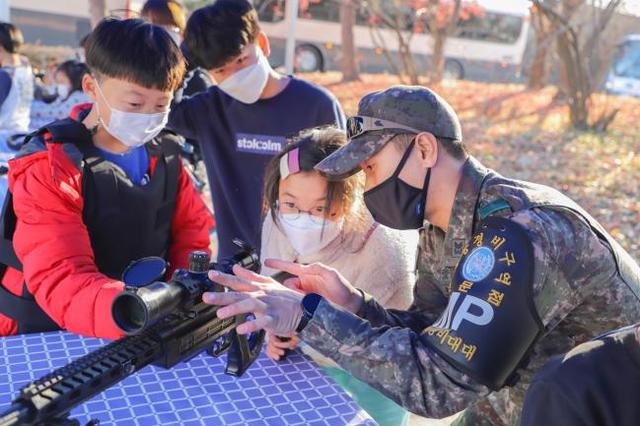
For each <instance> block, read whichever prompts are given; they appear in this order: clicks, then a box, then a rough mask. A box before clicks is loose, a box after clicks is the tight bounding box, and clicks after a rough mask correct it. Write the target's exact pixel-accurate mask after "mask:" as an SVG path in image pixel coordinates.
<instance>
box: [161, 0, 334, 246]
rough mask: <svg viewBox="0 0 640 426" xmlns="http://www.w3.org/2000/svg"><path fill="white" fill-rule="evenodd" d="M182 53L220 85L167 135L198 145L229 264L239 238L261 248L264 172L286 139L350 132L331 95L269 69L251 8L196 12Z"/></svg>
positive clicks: (224, 6)
mask: <svg viewBox="0 0 640 426" xmlns="http://www.w3.org/2000/svg"><path fill="white" fill-rule="evenodd" d="M183 47H184V48H185V49H183V50H185V51H186V54H187V58H188V59H189V60H192V61H193V63H194V64H195V65H197V66H200V67H202V68H203V69H206V70H207V72H208V73H209V75H210V76H211V77H212V78H213V80H214V81H215V82H216V83H217V85H215V86H212V87H210V88H209V90H207V91H206V92H204V93H200V94H198V95H196V96H191V97H188V98H186V99H182V100H180V99H177V101H176V103H175V105H174V107H173V108H172V109H171V114H170V116H169V123H168V126H167V127H168V128H169V129H171V130H173V131H175V132H176V133H178V134H180V135H182V136H184V137H186V138H189V139H195V140H197V141H198V142H199V144H200V148H201V150H202V157H203V160H204V163H205V165H206V169H207V174H208V178H209V184H210V185H211V196H212V199H213V206H214V208H215V214H216V226H217V232H218V235H219V244H220V250H219V252H218V258H225V257H229V256H233V254H234V253H235V252H236V250H237V248H236V246H235V245H234V244H233V243H232V241H233V239H234V238H240V239H242V240H244V241H246V242H247V243H249V244H251V245H252V246H256V247H259V246H260V241H259V240H260V225H261V222H262V221H261V214H262V186H263V177H264V170H265V167H266V166H267V164H268V163H269V161H270V160H271V158H272V157H273V156H274V155H276V154H278V153H279V152H280V151H281V150H282V149H283V148H284V147H285V144H286V138H287V137H290V136H292V135H295V134H297V133H298V132H300V131H301V130H303V129H307V128H312V127H316V126H322V125H327V124H336V125H338V126H344V115H343V113H342V109H341V108H340V104H339V103H338V101H337V99H336V98H335V96H333V94H331V93H330V92H329V91H327V90H326V89H324V88H322V87H319V86H316V85H314V84H312V83H308V82H306V81H304V80H301V79H299V78H296V77H293V76H286V75H281V74H279V73H277V72H276V71H275V70H273V68H271V65H270V64H269V61H268V59H267V58H268V56H269V54H270V52H271V49H270V46H269V40H268V38H267V36H266V35H265V33H264V32H263V31H261V29H260V24H259V22H258V14H257V12H256V10H255V9H254V8H253V6H252V5H251V3H250V2H248V1H246V0H218V1H216V2H215V3H213V4H212V5H210V6H206V7H203V8H201V9H198V10H196V11H195V12H193V14H192V15H191V17H190V18H189V21H188V22H187V28H186V30H185V40H184V43H183ZM176 98H179V96H176Z"/></svg>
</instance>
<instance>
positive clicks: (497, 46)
mask: <svg viewBox="0 0 640 426" xmlns="http://www.w3.org/2000/svg"><path fill="white" fill-rule="evenodd" d="M286 1H287V0H254V5H255V7H256V9H257V10H258V14H259V16H260V21H261V26H262V28H263V30H264V31H265V32H266V34H267V35H268V36H269V39H270V40H271V44H272V51H273V53H272V58H271V61H272V63H273V65H275V66H278V65H282V64H283V63H284V46H285V41H286V37H287V33H288V31H289V28H290V22H289V20H290V17H288V16H286V12H285V11H286V10H287V8H286V4H285V2H286ZM301 3H302V1H301ZM305 3H306V4H307V7H306V8H305V9H304V10H302V9H301V10H300V12H299V16H298V21H297V25H296V58H295V59H296V60H295V62H296V69H297V71H299V72H315V71H326V70H334V69H335V70H337V69H339V59H340V52H341V49H340V43H341V36H340V22H339V15H340V13H339V9H340V6H339V3H340V2H339V1H338V0H313V1H308V2H305ZM477 4H478V6H480V7H479V9H480V10H481V13H480V14H477V15H475V16H472V17H470V18H469V19H467V20H461V21H460V23H459V25H458V27H457V30H456V33H455V34H454V35H453V36H451V37H449V39H448V40H447V44H446V46H445V57H446V64H445V74H446V76H447V77H450V78H470V79H475V80H492V81H515V80H517V79H518V77H519V75H520V66H521V64H522V59H523V54H524V51H525V47H526V45H527V40H528V35H529V27H530V24H529V2H528V1H526V0H510V1H500V0H478V1H477ZM356 16H357V17H356V25H355V27H354V28H353V34H354V41H355V45H356V49H357V61H358V63H359V66H360V69H361V70H362V71H364V72H374V73H375V72H393V71H394V70H393V67H392V66H390V64H389V62H390V61H389V59H391V61H393V62H394V63H396V64H399V63H400V60H399V58H398V53H397V52H398V40H397V36H396V34H395V32H394V31H393V30H392V29H382V28H374V27H372V26H371V25H369V21H370V19H369V17H368V16H367V12H366V10H365V9H361V10H358V13H357V15H356ZM408 26H411V23H409V24H408ZM431 47H432V40H431V37H430V36H429V34H425V33H422V34H419V33H416V34H415V35H414V36H413V38H412V42H411V49H412V52H413V55H414V59H415V62H416V66H417V69H418V71H419V72H420V73H421V74H424V73H426V71H427V67H428V60H429V55H430V54H431Z"/></svg>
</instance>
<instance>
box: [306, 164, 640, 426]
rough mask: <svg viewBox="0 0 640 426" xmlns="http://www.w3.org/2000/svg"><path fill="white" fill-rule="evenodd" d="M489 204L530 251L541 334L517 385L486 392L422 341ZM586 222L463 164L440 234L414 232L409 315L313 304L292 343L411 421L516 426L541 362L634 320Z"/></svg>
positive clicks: (635, 310)
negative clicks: (306, 347)
mask: <svg viewBox="0 0 640 426" xmlns="http://www.w3.org/2000/svg"><path fill="white" fill-rule="evenodd" d="M496 200H498V201H501V202H502V208H500V209H497V210H496V209H494V210H495V211H490V212H489V213H490V215H491V216H502V217H506V218H509V219H510V220H511V221H514V222H516V223H518V224H520V225H522V227H523V228H524V229H525V230H526V233H527V235H528V237H529V239H530V241H531V243H532V246H533V259H534V260H533V263H534V265H533V266H534V272H533V274H534V275H533V282H532V283H531V286H532V294H533V298H534V303H535V310H536V311H537V314H538V316H539V318H540V320H541V321H542V324H543V325H544V331H543V332H542V335H541V336H540V337H539V339H538V340H537V341H536V343H535V345H534V346H533V348H532V352H531V354H530V362H529V363H528V365H527V366H526V367H524V368H521V369H520V370H519V371H518V373H519V375H520V380H519V382H518V383H517V384H516V385H515V386H514V387H506V388H503V389H502V390H500V391H498V392H491V391H490V389H489V388H487V387H486V386H484V385H482V384H480V383H479V382H477V381H475V380H474V379H472V378H471V377H470V376H469V375H466V374H464V373H462V372H461V371H460V370H459V369H457V368H456V367H454V366H453V365H451V364H450V363H449V362H447V361H446V360H445V358H444V357H442V356H441V355H440V354H439V353H438V352H436V351H434V350H433V349H432V347H431V346H429V345H427V344H425V337H426V334H425V332H426V330H427V328H428V327H429V326H430V325H432V324H433V323H434V321H436V320H437V319H438V317H439V316H440V314H441V313H442V311H443V310H444V309H445V307H446V306H447V301H448V298H449V296H450V294H451V279H452V276H453V273H454V271H455V269H456V265H457V264H458V261H459V259H460V257H461V254H462V251H463V250H464V247H465V245H466V244H467V243H468V241H469V239H470V238H471V236H472V235H473V233H474V231H475V228H476V227H477V225H478V223H479V222H480V221H481V219H482V217H481V216H485V215H486V213H487V211H486V207H487V206H491V205H495V203H494V202H495V201H496ZM498 205H500V204H499V203H498ZM483 209H484V210H485V211H484V214H483ZM590 221H591V224H595V221H594V220H593V219H591V218H590V217H588V215H586V213H585V212H583V211H581V210H580V208H579V207H578V206H577V205H575V203H573V202H572V201H571V200H569V199H568V198H566V197H564V196H563V195H561V194H560V193H558V192H557V191H555V190H553V189H551V188H547V187H544V186H540V185H534V184H530V183H526V182H519V181H515V180H510V179H506V178H503V177H501V176H500V175H498V174H497V173H496V172H494V171H492V170H489V169H486V168H485V167H483V166H482V165H481V164H480V163H479V162H478V161H476V160H475V159H473V158H469V160H468V161H467V162H466V163H465V165H464V169H463V176H462V180H461V182H460V184H459V187H458V191H457V195H456V199H455V202H454V206H453V210H452V214H451V219H450V222H449V226H448V231H447V232H446V233H444V232H443V231H442V230H440V229H438V228H436V227H434V226H433V225H430V224H428V223H425V227H424V228H423V229H422V230H421V243H420V246H421V247H420V248H421V254H420V258H419V273H420V274H419V279H418V282H417V284H416V287H415V294H414V295H415V302H414V305H413V306H412V307H411V308H410V310H409V311H395V310H385V309H384V308H382V307H381V306H380V305H378V304H377V303H376V302H375V301H374V300H372V299H371V298H370V297H367V296H366V297H365V303H364V304H363V307H362V309H361V310H360V312H358V316H355V315H352V314H350V313H348V312H345V311H344V310H342V309H340V308H338V307H336V306H334V305H332V304H330V303H329V302H327V301H324V300H323V301H321V303H320V304H319V305H318V307H317V309H316V311H315V313H314V315H313V318H312V319H311V320H310V322H309V323H308V324H307V326H306V327H305V328H304V330H302V332H301V334H300V337H301V338H302V339H303V340H304V341H305V342H307V343H309V344H310V345H312V346H313V347H314V348H316V349H317V350H319V351H320V352H321V353H323V354H324V355H326V356H328V357H330V358H332V359H334V360H335V361H336V362H337V363H338V364H340V365H341V366H342V367H343V368H345V369H346V370H347V371H349V372H350V373H352V374H353V375H354V376H356V377H357V378H359V379H361V380H364V381H366V382H367V383H369V384H371V385H372V386H374V387H376V388H378V389H379V390H381V391H382V392H383V393H384V394H385V395H387V396H389V397H390V398H392V399H393V400H395V401H397V402H398V403H399V404H401V405H402V406H404V407H405V408H407V409H409V410H410V411H412V412H414V413H417V414H419V415H422V416H425V417H435V418H442V417H446V416H449V415H451V414H453V413H456V412H459V411H461V410H464V409H466V411H465V412H464V414H463V415H462V416H461V418H460V419H459V420H458V421H457V424H464V425H500V424H507V425H511V424H517V422H518V417H519V414H520V411H521V408H522V401H523V398H524V393H525V390H526V388H527V385H528V384H529V383H530V381H531V378H532V375H533V374H534V373H535V372H536V371H537V370H538V369H539V368H540V367H541V366H542V365H543V364H544V363H545V362H546V361H547V360H548V358H549V357H550V356H551V355H553V354H559V353H563V352H567V351H568V350H569V349H570V348H572V347H574V346H575V345H576V344H578V343H581V342H583V341H585V340H587V339H589V338H590V337H593V336H595V335H597V334H598V333H601V332H604V331H606V330H610V329H613V328H617V327H619V326H622V325H626V324H629V323H633V322H637V321H638V320H640V302H639V300H638V296H637V294H640V273H639V272H638V271H639V270H638V266H637V264H635V262H633V261H632V260H631V258H630V257H629V256H628V254H626V252H624V250H623V249H622V248H620V247H619V246H618V245H617V244H616V243H615V242H612V241H611V240H609V239H610V237H605V239H604V240H603V238H602V237H601V236H600V237H599V236H598V235H597V233H596V232H594V228H593V226H590ZM595 226H598V225H597V224H596V225H595ZM614 255H615V257H618V258H620V259H622V261H621V262H622V263H624V265H622V267H620V263H616V261H615V257H614ZM381 261H384V260H382V259H381ZM622 268H624V269H625V277H626V280H623V279H622V278H621V275H620V272H619V269H622ZM625 281H626V282H625ZM353 284H354V285H356V286H357V284H358V283H353ZM634 293H635V294H634ZM513 327H518V324H517V323H514V324H513ZM494 350H496V351H498V350H500V348H495V349H494Z"/></svg>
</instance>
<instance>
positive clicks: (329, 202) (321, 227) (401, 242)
mask: <svg viewBox="0 0 640 426" xmlns="http://www.w3.org/2000/svg"><path fill="white" fill-rule="evenodd" d="M345 143H346V136H345V134H344V132H343V131H341V130H338V129H336V128H332V127H324V128H317V129H312V130H307V131H304V132H302V133H301V134H300V135H299V136H298V137H297V138H296V139H294V140H293V141H290V143H289V145H288V146H287V148H285V149H284V151H283V152H281V153H280V154H279V155H277V156H276V157H275V158H274V159H273V160H272V161H271V163H270V164H269V165H268V166H267V169H266V176H265V190H264V204H265V212H266V214H265V219H264V223H263V227H262V244H261V258H262V260H264V259H268V258H276V259H285V260H293V261H297V262H299V263H305V264H309V263H314V262H321V263H323V264H325V265H328V266H331V267H333V268H335V269H337V270H338V271H339V272H340V273H341V274H343V275H344V276H345V277H346V278H347V279H348V280H349V281H350V282H353V283H358V286H359V287H360V288H361V289H362V290H364V291H365V292H367V293H369V294H372V295H373V296H374V297H375V298H376V300H378V301H380V302H381V303H382V304H383V305H384V306H385V307H387V308H396V309H406V308H408V307H409V305H410V304H411V302H412V300H413V296H412V288H413V283H414V266H415V255H416V253H415V247H416V243H417V232H415V231H397V230H392V229H390V228H387V227H384V226H382V225H380V224H378V223H375V222H374V220H373V218H372V217H371V216H370V214H369V213H368V211H367V209H366V208H365V206H364V203H363V201H362V192H363V188H364V181H363V179H362V178H363V176H361V174H356V175H354V176H351V177H350V178H348V179H345V180H342V181H336V182H330V181H328V180H327V179H326V178H325V177H323V176H322V175H320V173H319V172H317V171H315V170H314V166H315V165H316V164H318V163H319V162H320V161H321V160H323V159H324V158H326V157H327V156H329V155H330V154H331V153H332V152H334V151H336V150H337V149H338V148H340V147H341V146H343V145H344V144H345ZM380 259H385V261H384V262H381V261H380ZM277 272H278V271H275V270H271V269H270V268H267V267H263V269H262V273H263V274H265V275H274V274H276V273H277ZM298 345H300V348H301V350H302V351H303V352H305V353H306V354H307V355H309V356H311V357H312V358H313V359H314V360H315V361H316V362H317V363H318V364H319V365H321V366H322V367H324V368H325V370H326V371H327V373H328V374H329V375H331V376H332V377H333V378H334V379H335V380H336V381H337V382H338V383H339V384H341V385H342V386H343V387H344V388H345V389H347V390H348V391H349V392H350V393H351V394H353V396H354V398H355V399H356V401H357V402H358V403H359V404H360V405H361V406H362V407H363V408H364V409H365V410H366V411H367V412H368V413H369V414H370V415H371V416H372V417H373V418H374V419H375V420H376V421H377V422H378V423H379V424H381V425H386V424H388V425H391V424H393V425H401V424H404V423H405V422H406V417H407V413H406V411H405V410H404V409H402V408H401V407H399V406H398V405H396V404H395V403H393V402H392V401H391V400H389V399H387V398H386V397H384V396H383V395H382V394H380V393H379V392H377V391H376V390H374V389H373V388H370V387H369V386H367V385H365V384H364V383H362V382H360V381H358V380H357V379H355V378H354V377H352V376H351V375H349V374H348V373H346V372H344V370H342V369H340V368H339V367H338V366H337V364H335V363H334V362H333V361H331V360H330V359H328V358H326V357H323V356H322V355H320V354H319V353H318V352H316V351H314V350H313V348H311V347H309V346H308V345H304V343H302V344H300V342H299V340H298V339H297V338H295V337H294V338H292V339H291V340H289V341H287V342H283V341H281V340H280V339H279V338H278V337H276V336H269V338H268V344H267V354H268V355H269V357H271V358H272V359H275V360H278V359H280V358H281V357H282V356H283V355H284V354H285V351H286V350H288V349H293V348H295V347H296V346H298Z"/></svg>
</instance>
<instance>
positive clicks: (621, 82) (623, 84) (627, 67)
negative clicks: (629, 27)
mask: <svg viewBox="0 0 640 426" xmlns="http://www.w3.org/2000/svg"><path fill="white" fill-rule="evenodd" d="M605 87H606V89H607V92H608V93H612V94H615V95H628V96H640V34H633V35H629V36H627V37H625V38H624V40H623V42H622V43H621V44H620V45H619V46H618V53H617V55H616V58H615V59H614V61H613V65H612V66H611V69H610V70H609V74H608V75H607V82H606V84H605Z"/></svg>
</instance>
